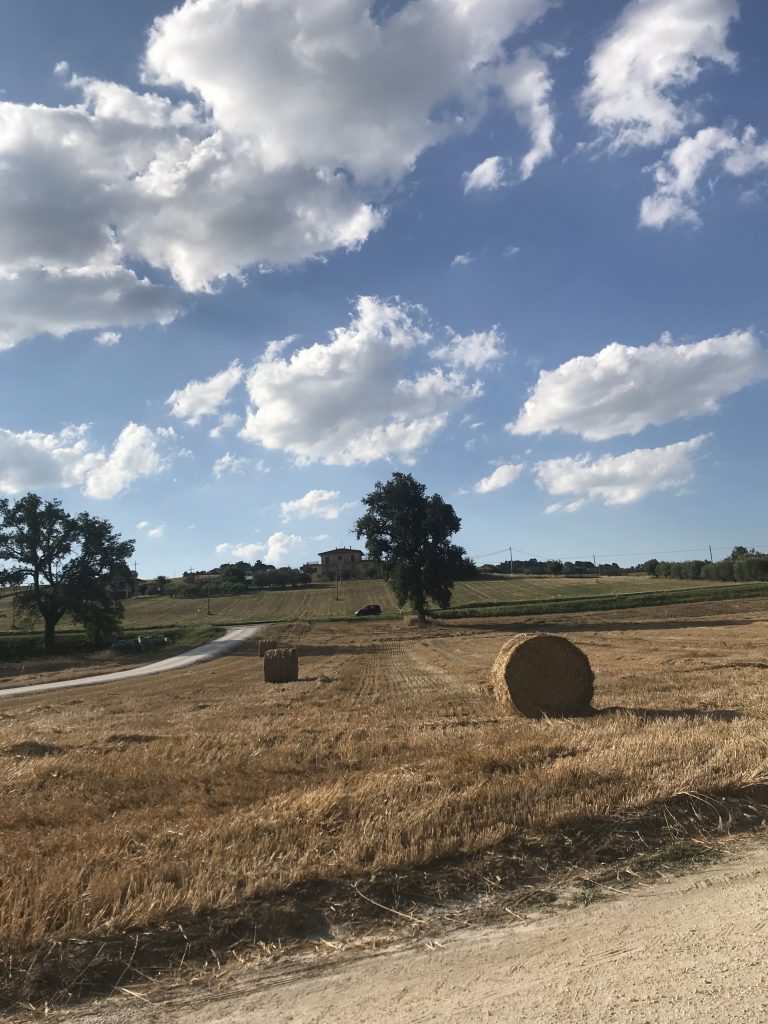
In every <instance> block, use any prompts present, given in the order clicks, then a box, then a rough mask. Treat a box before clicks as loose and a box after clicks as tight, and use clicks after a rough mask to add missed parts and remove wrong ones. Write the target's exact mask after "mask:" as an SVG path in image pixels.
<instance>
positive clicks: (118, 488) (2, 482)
mask: <svg viewBox="0 0 768 1024" xmlns="http://www.w3.org/2000/svg"><path fill="white" fill-rule="evenodd" d="M88 430H89V428H88V426H87V425H86V424H81V425H80V426H69V427H65V428H64V429H63V430H60V431H59V432H58V433H56V434H41V433H38V432H36V431H32V430H27V431H23V432H22V433H18V434H15V433H13V432H12V431H10V430H0V491H1V492H4V493H6V494H18V493H20V492H21V491H26V490H38V489H41V490H42V489H45V490H55V489H58V488H66V487H76V486H82V488H83V492H84V493H85V494H87V495H88V496H89V497H91V498H104V499H106V498H113V497H115V496H116V495H117V494H120V493H122V492H123V491H125V490H126V489H127V488H128V487H129V486H130V485H131V484H132V483H133V482H134V481H136V480H137V479H139V478H140V477H144V476H152V475H155V474H157V473H160V472H162V471H163V470H164V469H166V468H167V466H168V465H169V456H168V454H167V449H168V447H169V442H170V440H171V439H172V437H173V432H172V431H171V432H168V431H165V430H163V428H160V429H158V430H156V431H153V430H151V429H150V428H149V427H146V426H141V425H139V424H137V423H129V424H128V425H127V426H126V427H125V428H124V429H123V430H122V431H121V433H120V435H119V436H118V438H117V440H116V441H115V444H114V446H113V448H112V451H111V452H105V451H104V449H93V448H91V446H90V444H89V440H88Z"/></svg>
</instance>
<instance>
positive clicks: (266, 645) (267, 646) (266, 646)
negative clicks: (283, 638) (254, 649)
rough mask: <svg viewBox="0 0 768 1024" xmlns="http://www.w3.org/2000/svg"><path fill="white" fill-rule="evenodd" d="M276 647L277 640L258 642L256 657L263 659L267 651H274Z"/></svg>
mask: <svg viewBox="0 0 768 1024" xmlns="http://www.w3.org/2000/svg"><path fill="white" fill-rule="evenodd" d="M277 646H278V644H277V640H259V646H258V656H259V657H260V658H263V657H264V655H265V654H266V653H267V651H274V650H275V648H276V647H277Z"/></svg>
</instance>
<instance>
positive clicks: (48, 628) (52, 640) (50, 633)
mask: <svg viewBox="0 0 768 1024" xmlns="http://www.w3.org/2000/svg"><path fill="white" fill-rule="evenodd" d="M57 622H58V619H55V618H47V619H46V620H45V653H46V654H55V653H56V623H57Z"/></svg>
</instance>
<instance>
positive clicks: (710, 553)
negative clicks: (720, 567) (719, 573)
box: [709, 544, 714, 562]
mask: <svg viewBox="0 0 768 1024" xmlns="http://www.w3.org/2000/svg"><path fill="white" fill-rule="evenodd" d="M709 560H710V562H714V558H713V557H712V545H711V544H710V545H709Z"/></svg>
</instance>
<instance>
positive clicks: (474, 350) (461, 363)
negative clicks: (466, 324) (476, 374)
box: [432, 327, 504, 370]
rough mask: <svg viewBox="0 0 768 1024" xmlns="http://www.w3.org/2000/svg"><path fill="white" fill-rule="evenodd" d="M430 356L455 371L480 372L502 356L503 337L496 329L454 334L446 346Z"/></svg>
mask: <svg viewBox="0 0 768 1024" xmlns="http://www.w3.org/2000/svg"><path fill="white" fill-rule="evenodd" d="M432 355H433V356H434V357H435V358H436V359H440V360H441V361H442V362H444V363H447V364H448V366H451V367H453V368H454V369H456V370H458V369H465V370H481V369H482V368H483V367H484V366H487V365H488V364H489V363H493V362H497V361H498V360H499V359H501V358H502V356H503V355H504V335H503V334H502V333H501V331H499V329H498V328H496V327H493V328H491V330H490V331H474V332H473V333H472V334H466V335H461V334H454V335H453V337H452V338H451V340H450V342H449V343H448V344H447V345H443V346H441V347H440V348H436V349H434V350H433V351H432Z"/></svg>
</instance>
